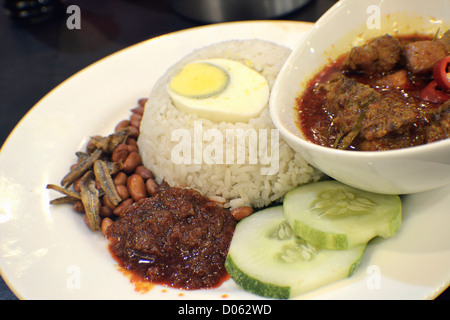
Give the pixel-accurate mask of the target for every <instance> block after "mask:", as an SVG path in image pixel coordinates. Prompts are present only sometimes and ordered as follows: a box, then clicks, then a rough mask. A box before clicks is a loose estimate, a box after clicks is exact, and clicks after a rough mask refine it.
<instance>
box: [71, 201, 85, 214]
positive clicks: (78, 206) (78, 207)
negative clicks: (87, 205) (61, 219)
mask: <svg viewBox="0 0 450 320" xmlns="http://www.w3.org/2000/svg"><path fill="white" fill-rule="evenodd" d="M73 210H75V211H76V212H79V213H84V205H83V202H81V200H77V201H75V202H74V203H73Z"/></svg>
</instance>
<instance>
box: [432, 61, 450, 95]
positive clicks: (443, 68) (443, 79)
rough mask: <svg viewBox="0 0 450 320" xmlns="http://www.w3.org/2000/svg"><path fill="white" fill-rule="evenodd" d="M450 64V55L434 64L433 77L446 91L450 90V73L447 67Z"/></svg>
mask: <svg viewBox="0 0 450 320" xmlns="http://www.w3.org/2000/svg"><path fill="white" fill-rule="evenodd" d="M449 66H450V56H447V57H445V58H443V59H441V60H439V61H438V62H436V63H435V64H434V67H433V78H434V80H435V81H436V83H437V85H438V87H439V88H441V89H442V90H444V91H450V79H449V76H450V74H449V73H448V72H447V69H448V68H449Z"/></svg>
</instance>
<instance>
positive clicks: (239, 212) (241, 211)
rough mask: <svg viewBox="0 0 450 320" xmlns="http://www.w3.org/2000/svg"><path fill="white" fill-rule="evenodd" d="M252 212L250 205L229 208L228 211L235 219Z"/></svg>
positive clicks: (240, 218)
mask: <svg viewBox="0 0 450 320" xmlns="http://www.w3.org/2000/svg"><path fill="white" fill-rule="evenodd" d="M253 212H254V210H253V208H252V207H247V206H243V207H238V208H234V209H231V210H230V213H231V214H232V215H233V217H234V218H235V219H236V220H237V221H239V220H242V219H244V218H245V217H248V216H249V215H251V214H252V213H253Z"/></svg>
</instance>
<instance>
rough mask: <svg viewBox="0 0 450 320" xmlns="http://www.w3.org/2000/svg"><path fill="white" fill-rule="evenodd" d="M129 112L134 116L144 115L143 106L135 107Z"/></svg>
mask: <svg viewBox="0 0 450 320" xmlns="http://www.w3.org/2000/svg"><path fill="white" fill-rule="evenodd" d="M131 112H132V113H135V114H140V115H143V114H144V106H143V105H142V106H141V105H139V106H137V107H135V108H133V109H131Z"/></svg>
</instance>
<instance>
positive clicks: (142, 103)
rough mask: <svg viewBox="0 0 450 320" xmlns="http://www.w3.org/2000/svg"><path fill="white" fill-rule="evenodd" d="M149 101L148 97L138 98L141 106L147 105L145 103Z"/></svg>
mask: <svg viewBox="0 0 450 320" xmlns="http://www.w3.org/2000/svg"><path fill="white" fill-rule="evenodd" d="M147 101H148V98H140V99H139V100H138V104H139V106H140V107H145V104H146V103H147Z"/></svg>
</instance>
